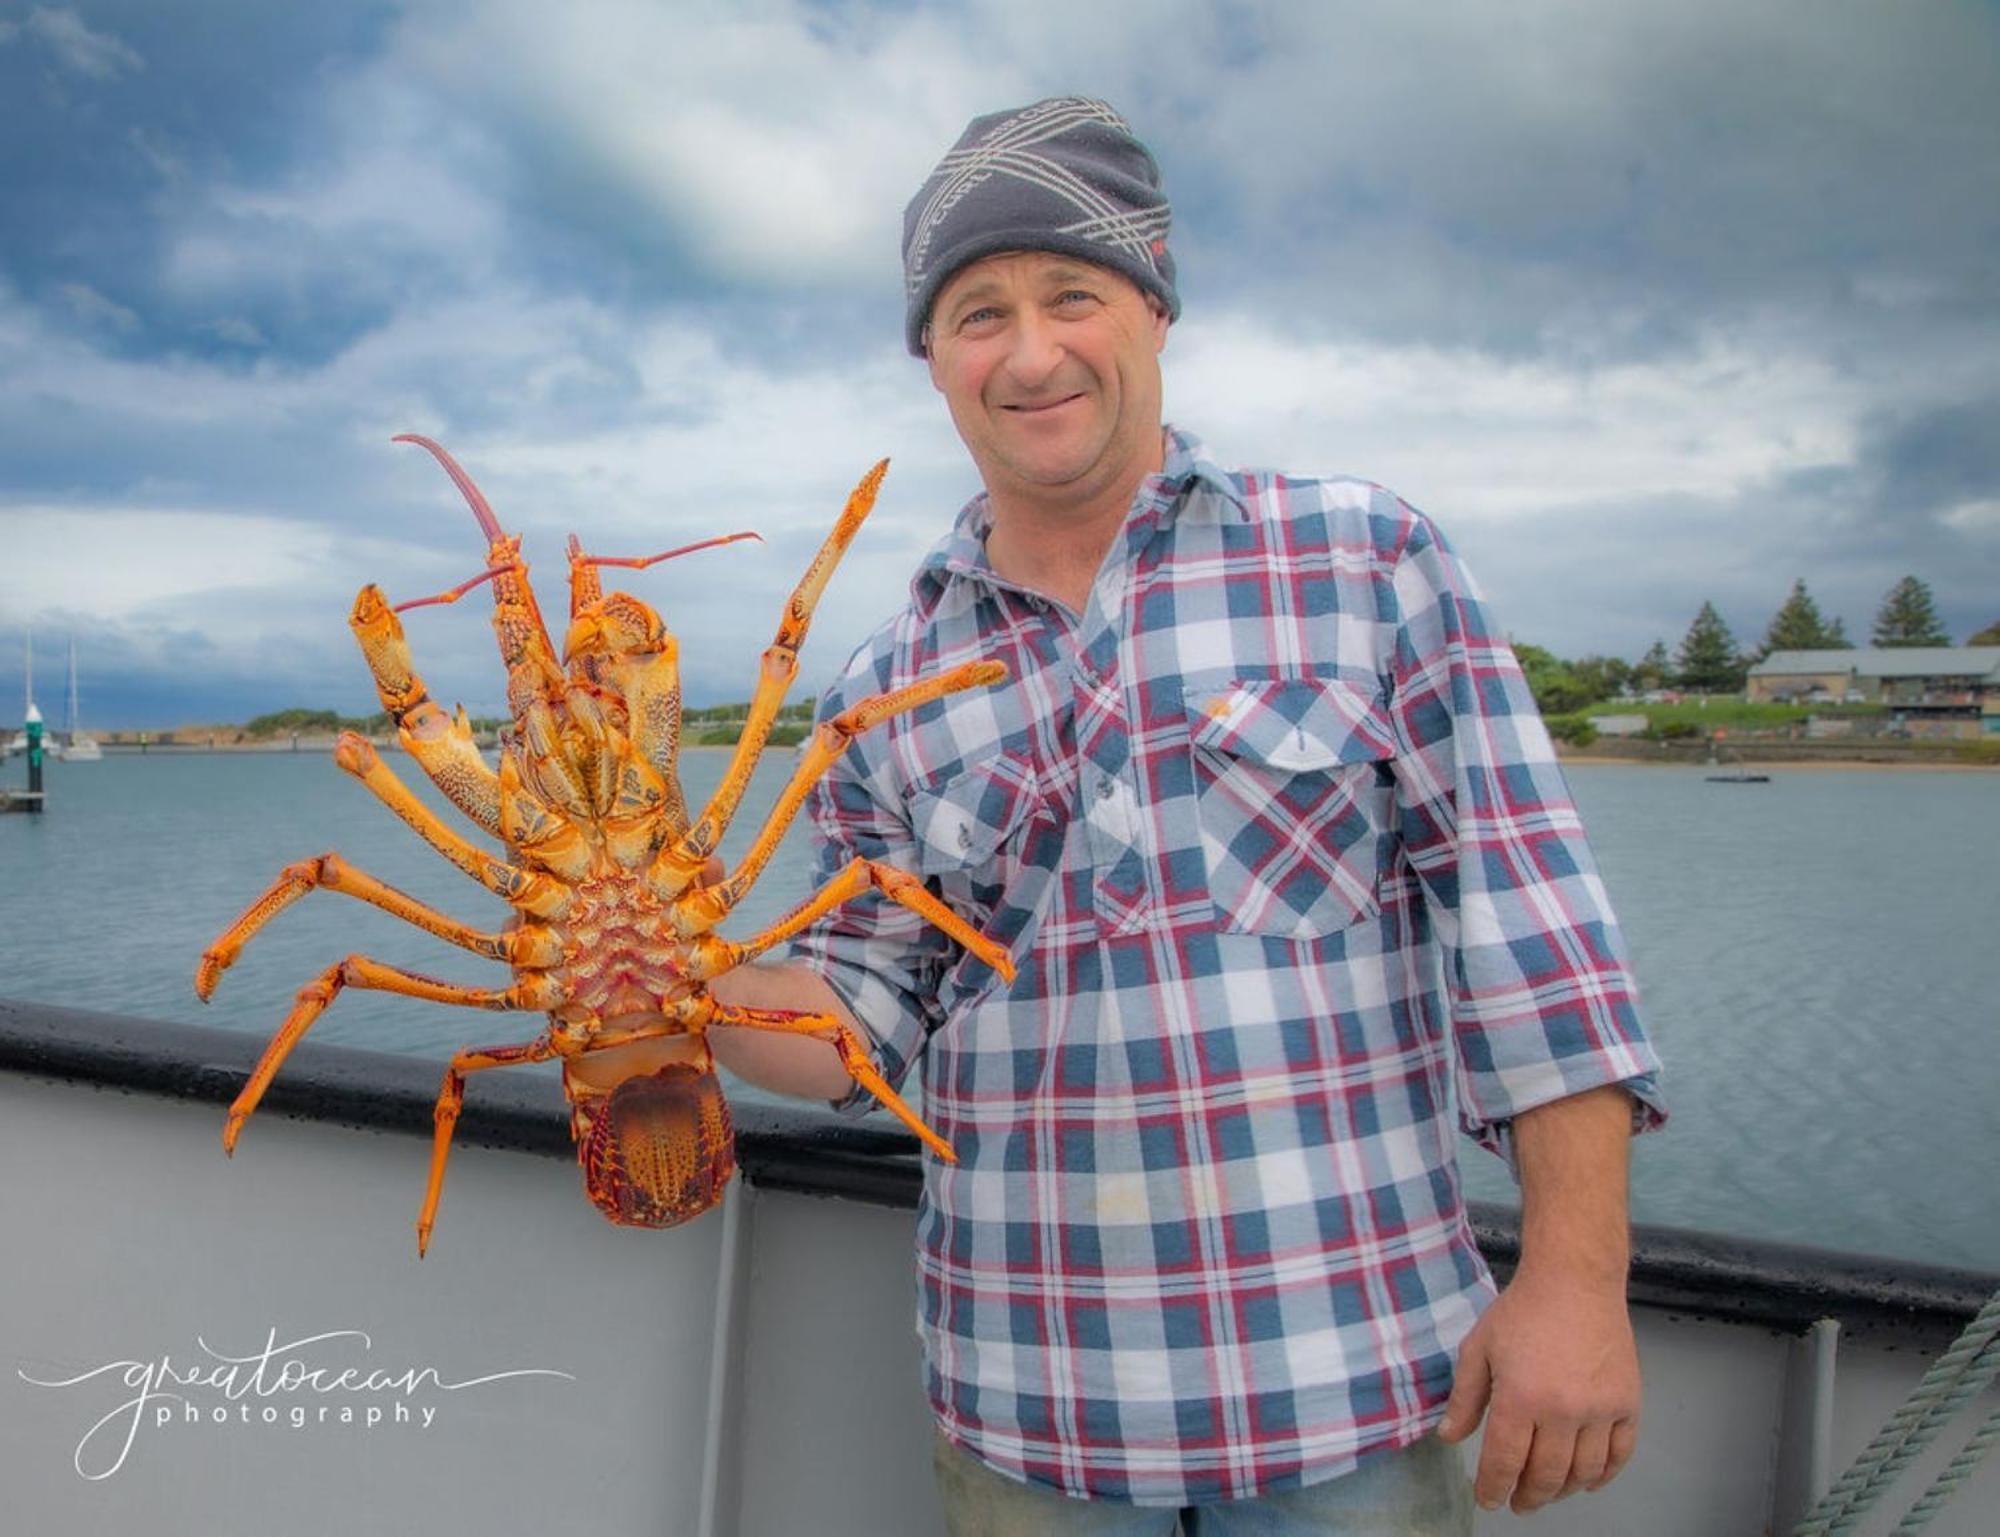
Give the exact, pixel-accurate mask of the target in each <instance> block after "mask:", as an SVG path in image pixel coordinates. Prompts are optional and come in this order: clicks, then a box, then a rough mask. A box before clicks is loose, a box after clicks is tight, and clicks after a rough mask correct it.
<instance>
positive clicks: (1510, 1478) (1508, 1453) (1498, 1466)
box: [1472, 1403, 1567, 1510]
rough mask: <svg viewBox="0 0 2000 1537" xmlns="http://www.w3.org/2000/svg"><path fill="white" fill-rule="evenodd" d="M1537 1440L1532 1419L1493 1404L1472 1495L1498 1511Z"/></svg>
mask: <svg viewBox="0 0 2000 1537" xmlns="http://www.w3.org/2000/svg"><path fill="white" fill-rule="evenodd" d="M1534 1440H1535V1426H1534V1422H1533V1421H1532V1420H1529V1419H1527V1418H1525V1417H1523V1416H1521V1415H1518V1414H1514V1413H1512V1412H1510V1411H1509V1410H1507V1409H1506V1408H1505V1407H1503V1406H1502V1405H1501V1404H1498V1403H1495V1404H1494V1406H1493V1413H1492V1414H1491V1415H1490V1416H1489V1417H1488V1418H1487V1421H1486V1439H1485V1440H1484V1441H1483V1442H1481V1443H1480V1447H1479V1472H1478V1475H1477V1476H1476V1477H1475V1478H1474V1479H1473V1481H1472V1497H1473V1498H1474V1499H1476V1500H1477V1501H1479V1503H1480V1505H1482V1506H1483V1507H1484V1508H1485V1509H1487V1510H1498V1509H1499V1508H1500V1507H1501V1506H1502V1505H1504V1504H1506V1502H1507V1497H1508V1496H1509V1495H1511V1494H1512V1493H1513V1492H1514V1486H1515V1484H1517V1483H1518V1482H1520V1478H1521V1470H1522V1469H1523V1468H1524V1467H1526V1466H1527V1462H1528V1451H1529V1448H1530V1447H1531V1446H1533V1445H1534ZM1565 1466H1567V1464H1565Z"/></svg>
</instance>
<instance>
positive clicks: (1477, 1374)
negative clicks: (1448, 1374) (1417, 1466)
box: [1438, 1327, 1493, 1443]
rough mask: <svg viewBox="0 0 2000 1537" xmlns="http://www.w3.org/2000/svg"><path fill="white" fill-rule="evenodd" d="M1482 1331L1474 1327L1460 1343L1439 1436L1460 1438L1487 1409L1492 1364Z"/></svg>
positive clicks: (1450, 1440)
mask: <svg viewBox="0 0 2000 1537" xmlns="http://www.w3.org/2000/svg"><path fill="white" fill-rule="evenodd" d="M1485 1338H1486V1337H1485V1333H1484V1331H1483V1330H1481V1329H1479V1328H1478V1327H1475V1328H1474V1329H1473V1331H1472V1333H1470V1334H1468V1335H1467V1336H1466V1337H1465V1343H1464V1344H1463V1345H1461V1346H1459V1350H1458V1370H1457V1372H1456V1373H1455V1374H1454V1375H1453V1377H1452V1382H1451V1397H1450V1398H1448V1399H1446V1400H1445V1405H1444V1422H1443V1423H1442V1424H1440V1425H1439V1426H1438V1439H1439V1440H1441V1441H1446V1442H1451V1443H1456V1442H1459V1441H1463V1440H1464V1439H1465V1438H1466V1437H1467V1436H1469V1435H1471V1434H1472V1432H1473V1431H1474V1429H1476V1428H1477V1427H1478V1424H1479V1417H1480V1415H1482V1414H1484V1413H1485V1412H1486V1395H1487V1394H1488V1393H1489V1392H1490V1391H1491V1390H1492V1386H1493V1367H1492V1364H1491V1363H1490V1362H1489V1361H1488V1360H1487V1358H1486V1346H1485Z"/></svg>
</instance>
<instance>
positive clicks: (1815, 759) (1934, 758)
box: [100, 732, 2000, 774]
mask: <svg viewBox="0 0 2000 1537" xmlns="http://www.w3.org/2000/svg"><path fill="white" fill-rule="evenodd" d="M217 737H218V740H216V741H215V742H214V743H213V744H212V745H211V744H210V743H208V742H205V741H204V742H189V741H176V742H158V741H156V742H152V743H149V744H148V745H147V746H146V747H144V748H141V747H140V746H139V745H138V744H137V743H136V742H130V741H122V740H117V739H100V740H102V742H103V747H104V750H105V752H106V753H107V754H115V755H116V756H118V757H121V758H136V757H141V756H151V755H154V754H157V755H159V756H161V757H172V756H182V755H186V754H190V753H259V754H273V753H278V754H282V753H294V752H297V753H330V752H332V751H333V748H334V744H335V742H336V740H337V738H335V737H332V736H314V737H300V738H299V739H298V741H297V743H296V744H294V743H293V742H291V741H290V740H276V741H261V742H260V741H248V740H243V739H238V740H235V741H225V740H221V739H220V737H221V733H220V732H218V733H217ZM371 740H372V741H373V742H374V745H375V747H376V748H377V749H378V750H379V751H382V752H401V751H402V750H403V748H402V744H401V743H400V742H398V741H396V740H395V739H394V738H393V737H390V738H371ZM1603 747H1604V744H1603V743H1601V742H1598V743H1593V744H1591V746H1589V747H1583V748H1571V747H1566V746H1563V745H1562V744H1561V743H1558V744H1557V747H1556V753H1557V756H1558V757H1559V758H1560V760H1561V761H1562V762H1563V763H1565V764H1572V763H1573V764H1581V765H1583V766H1584V767H1587V768H1602V767H1615V768H1682V769H1686V768H1711V767H1715V765H1713V764H1711V763H1710V762H1709V760H1708V756H1707V754H1706V752H1705V751H1704V750H1697V749H1695V748H1683V749H1680V750H1678V751H1676V750H1672V749H1662V748H1661V747H1659V746H1657V745H1655V744H1652V743H1633V744H1632V748H1631V750H1629V751H1625V752H1616V751H1614V752H1606V751H1604V750H1603ZM735 750H736V749H735V748H734V746H731V745H723V744H713V745H700V744H696V743H688V744H687V745H685V746H683V747H682V748H681V751H682V752H683V753H727V752H734V751H735ZM788 750H790V747H789V745H787V746H774V747H771V748H768V749H767V751H774V752H784V751H788ZM1726 752H1727V756H1726V757H1725V758H1724V759H1723V761H1722V764H1721V765H1720V766H1721V768H1723V769H1724V770H1728V769H1736V768H1751V767H1754V768H1759V769H1783V770H1787V771H1789V770H1792V769H1809V770H1815V769H1889V770H1892V771H1894V772H1896V773H1923V774H1991V773H1994V772H1996V771H2000V762H1995V763H1968V762H1965V761H1963V760H1960V759H1955V758H1952V757H1951V756H1949V749H1948V748H1945V747H1943V746H1942V745H1941V746H1940V748H1939V749H1938V750H1936V751H1927V750H1923V749H1919V750H1917V751H1908V750H1903V749H1881V748H1877V749H1874V750H1873V751H1870V750H1868V749H1862V750H1860V751H1855V752H1845V753H1842V752H1819V751H1815V750H1813V749H1811V748H1804V747H1801V746H1799V745H1798V744H1794V743H1782V744H1775V746H1774V747H1773V748H1772V749H1770V750H1768V751H1766V752H1760V751H1759V750H1758V745H1757V744H1755V743H1752V742H1745V743H1744V744H1743V745H1742V746H1741V747H1734V746H1732V747H1729V748H1727V749H1726Z"/></svg>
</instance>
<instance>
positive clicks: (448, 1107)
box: [417, 1034, 556, 1259]
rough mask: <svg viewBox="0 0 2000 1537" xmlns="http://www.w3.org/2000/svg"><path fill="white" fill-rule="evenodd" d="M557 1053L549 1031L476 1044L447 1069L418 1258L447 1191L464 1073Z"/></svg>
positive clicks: (435, 1115) (436, 1112) (434, 1115)
mask: <svg viewBox="0 0 2000 1537" xmlns="http://www.w3.org/2000/svg"><path fill="white" fill-rule="evenodd" d="M555 1055H556V1049H555V1047H554V1046H553V1045H552V1044H551V1043H550V1041H549V1038H548V1036H547V1035H546V1034H543V1035H540V1036H537V1037H536V1038H535V1039H534V1040H532V1041H526V1042H523V1043H522V1044H521V1045H518V1046H475V1047H471V1048H469V1049H468V1050H465V1051H461V1052H459V1053H458V1054H457V1055H456V1056H454V1057H453V1058H452V1059H451V1065H450V1066H449V1067H447V1068H446V1069H445V1070H444V1086H443V1087H442V1088H440V1089H439V1090H438V1097H437V1104H436V1106H435V1107H434V1108H433V1109H432V1111H431V1123H432V1125H433V1126H434V1127H435V1128H436V1129H435V1130H434V1132H433V1133H432V1136H431V1177H430V1183H429V1184H428V1185H426V1186H425V1187H424V1207H423V1210H422V1211H420V1212H418V1213H417V1258H418V1259H422V1258H423V1257H424V1250H426V1249H428V1248H429V1247H430V1242H431V1228H432V1226H433V1225H434V1224H435V1223H436V1221H437V1209H438V1198H439V1197H440V1196H442V1195H443V1194H444V1165H445V1160H446V1159H447V1158H449V1157H450V1156H451V1136H452V1132H453V1131H454V1130H456V1129H457V1127H458V1113H459V1111H460V1110H461V1109H462V1108H463V1107H464V1104H465V1075H466V1074H467V1073H477V1072H480V1071H482V1070H484V1069H486V1068H489V1067H514V1066H517V1065H519V1064H520V1063H523V1062H546V1061H548V1060H549V1058H551V1057H553V1056H555Z"/></svg>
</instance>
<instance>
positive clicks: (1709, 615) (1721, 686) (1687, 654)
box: [1680, 603, 1748, 694]
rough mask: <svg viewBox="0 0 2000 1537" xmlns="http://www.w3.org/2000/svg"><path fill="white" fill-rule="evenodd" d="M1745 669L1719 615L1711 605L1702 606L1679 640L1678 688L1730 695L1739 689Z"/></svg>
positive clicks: (1742, 660)
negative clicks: (1684, 635)
mask: <svg viewBox="0 0 2000 1537" xmlns="http://www.w3.org/2000/svg"><path fill="white" fill-rule="evenodd" d="M1747 670H1748V668H1747V666H1746V664H1745V662H1744V659H1743V658H1742V657H1741V656H1739V655H1738V654H1737V651H1736V637H1735V636H1734V635H1732V634H1730V633H1729V626H1728V625H1727V624H1725V623H1724V622H1723V619H1722V615H1720V614H1718V613H1717V612H1716V611H1715V605H1714V604H1713V603H1704V604H1702V606H1701V612H1700V613H1699V614H1696V615H1695V616H1694V623H1693V624H1691V625H1689V626H1688V632H1687V635H1686V637H1685V638H1684V639H1683V640H1682V641H1681V653H1680V676H1681V686H1682V687H1683V688H1688V689H1694V690H1696V691H1698V692H1700V693H1704V694H1733V693H1735V692H1736V691H1737V690H1738V689H1740V688H1742V687H1743V675H1744V673H1745V672H1746V671H1747Z"/></svg>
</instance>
